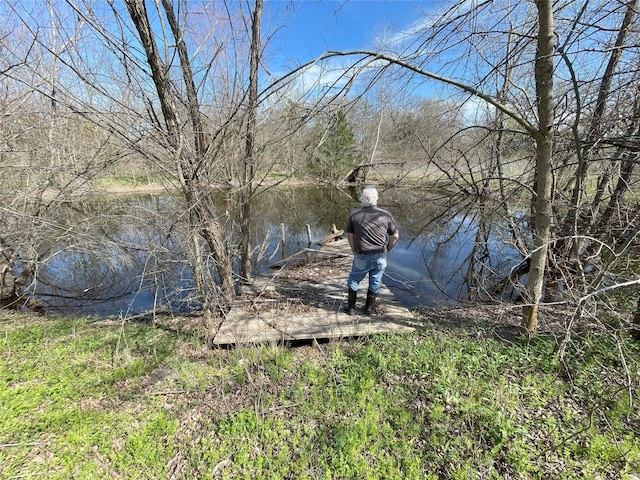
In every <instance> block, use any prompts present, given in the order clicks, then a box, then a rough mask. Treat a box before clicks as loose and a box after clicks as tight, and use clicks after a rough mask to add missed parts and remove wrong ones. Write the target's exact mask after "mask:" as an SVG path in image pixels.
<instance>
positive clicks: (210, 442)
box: [0, 312, 640, 479]
mask: <svg viewBox="0 0 640 480" xmlns="http://www.w3.org/2000/svg"><path fill="white" fill-rule="evenodd" d="M425 325H429V328H425V329H424V330H423V331H419V332H416V333H413V334H409V335H378V336H372V337H368V338H365V339H358V340H345V341H342V342H332V343H326V344H321V345H314V346H312V345H307V346H300V347H295V348H294V347H284V346H275V345H262V346H253V347H237V348H235V349H228V350H222V349H218V350H210V349H207V348H204V347H203V346H202V345H201V344H200V341H199V339H198V338H196V337H194V336H192V335H190V334H187V333H176V332H174V331H170V330H168V329H162V328H158V327H157V326H153V325H151V324H144V323H122V324H120V323H116V324H106V323H90V322H88V321H83V320H77V319H76V320H73V319H62V318H61V319H47V318H35V319H34V318H29V317H25V316H22V315H16V314H8V313H3V312H0V478H3V479H11V478H25V477H26V478H31V477H35V478H38V477H43V478H48V479H68V478H78V479H104V478H123V479H129V478H131V479H156V478H176V479H200V478H202V479H204V478H228V479H236V478H247V479H249V478H251V479H260V478H264V479H279V478H281V479H289V478H290V479H294V478H295V479H298V478H300V479H316V478H322V479H368V478H369V479H378V478H380V479H396V478H397V479H422V478H427V479H440V478H442V479H469V478H478V479H485V478H486V479H492V478H495V479H499V478H523V479H528V478H532V479H533V478H540V479H542V478H603V479H604V478H626V479H637V478H639V476H640V440H638V438H640V415H639V413H638V412H639V409H638V405H637V404H638V401H639V398H638V390H637V386H638V379H639V376H640V367H639V359H640V355H639V353H640V347H639V346H638V344H636V343H633V342H632V341H630V340H629V339H628V338H626V337H620V338H616V337H615V336H613V335H605V334H595V333H589V332H583V333H580V334H576V335H574V336H573V338H572V341H571V342H570V344H569V345H568V348H567V350H566V353H565V356H564V359H563V361H562V362H560V361H559V359H558V358H557V353H556V352H557V347H558V345H557V339H556V338H554V337H553V336H545V335H540V336H538V337H535V338H533V339H531V340H530V341H525V340H522V339H514V340H512V341H509V342H508V341H503V340H499V339H497V338H495V337H494V336H493V335H491V332H490V331H478V330H477V329H476V330H474V331H473V332H471V331H465V330H464V329H461V330H459V331H457V332H455V331H451V330H444V329H441V328H438V327H437V325H434V324H429V323H428V321H426V323H425ZM621 351H622V352H624V356H621V355H620V353H619V352H621ZM623 360H624V361H623Z"/></svg>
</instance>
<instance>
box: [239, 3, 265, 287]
mask: <svg viewBox="0 0 640 480" xmlns="http://www.w3.org/2000/svg"><path fill="white" fill-rule="evenodd" d="M262 4H263V0H256V4H255V10H254V12H253V18H252V22H251V50H250V56H251V59H250V72H249V105H248V107H247V131H246V135H247V137H246V142H245V160H244V176H243V182H242V188H241V192H240V195H241V198H242V219H241V223H240V233H241V236H242V251H241V264H242V270H241V272H240V275H241V277H242V279H244V280H245V281H248V280H249V279H250V278H251V231H250V225H251V199H252V197H253V180H254V176H255V163H256V158H255V157H256V147H255V138H256V129H257V125H256V121H257V120H256V119H257V110H258V66H259V65H258V63H259V61H260V20H261V18H262Z"/></svg>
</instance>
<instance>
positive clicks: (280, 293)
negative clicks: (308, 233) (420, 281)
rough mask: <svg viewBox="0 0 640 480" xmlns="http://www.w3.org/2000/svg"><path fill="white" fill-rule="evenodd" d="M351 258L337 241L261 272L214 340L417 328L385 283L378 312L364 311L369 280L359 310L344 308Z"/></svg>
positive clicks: (304, 337)
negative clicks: (349, 311)
mask: <svg viewBox="0 0 640 480" xmlns="http://www.w3.org/2000/svg"><path fill="white" fill-rule="evenodd" d="M351 259H352V257H351V254H350V251H349V246H348V244H347V242H346V240H339V241H336V242H331V243H330V244H327V245H324V246H323V247H322V248H320V249H319V250H307V251H303V252H300V254H299V255H296V256H294V257H291V258H290V259H288V262H285V264H284V265H283V266H282V268H280V269H277V270H275V271H274V273H273V274H272V275H263V276H260V277H257V278H256V279H255V280H254V282H253V284H252V285H250V286H247V287H246V292H247V293H246V295H245V296H243V297H241V298H240V299H239V300H238V302H237V304H236V305H234V307H233V308H232V310H231V312H230V313H229V314H228V316H227V317H226V318H225V320H224V322H223V323H222V326H221V327H220V330H219V331H218V333H217V335H216V336H215V338H214V340H213V343H214V344H217V345H229V344H246V343H266V342H292V341H305V340H314V339H316V340H320V339H339V338H346V337H357V336H363V335H371V334H374V333H382V332H394V333H401V332H408V331H412V330H414V329H415V327H416V326H417V324H416V321H415V318H414V316H413V315H412V314H411V312H410V311H409V310H408V309H406V308H404V307H403V306H402V305H401V304H400V303H399V302H398V301H397V300H396V298H395V297H394V295H393V294H392V293H391V291H390V290H389V289H388V288H387V287H386V286H383V288H382V289H381V290H380V292H379V293H378V302H377V304H376V313H375V314H374V315H371V316H366V315H364V314H361V313H360V312H361V308H362V307H363V305H364V301H365V296H366V290H367V287H366V281H367V280H366V279H365V280H364V281H363V282H362V283H361V286H360V287H361V288H360V292H359V297H358V304H357V308H356V310H357V312H358V313H357V314H356V315H353V316H349V315H346V314H345V313H343V312H342V310H343V308H344V306H345V303H346V298H347V287H346V283H347V275H348V274H349V268H350V266H351Z"/></svg>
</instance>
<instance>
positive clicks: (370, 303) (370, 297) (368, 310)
mask: <svg viewBox="0 0 640 480" xmlns="http://www.w3.org/2000/svg"><path fill="white" fill-rule="evenodd" d="M377 297H378V294H377V293H373V292H372V291H371V290H367V303H365V304H364V314H365V315H371V314H372V313H373V311H374V310H375V305H376V298H377Z"/></svg>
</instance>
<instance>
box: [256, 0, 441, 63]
mask: <svg viewBox="0 0 640 480" xmlns="http://www.w3.org/2000/svg"><path fill="white" fill-rule="evenodd" d="M442 3H443V2H438V1H434V0H266V2H265V16H264V22H265V24H266V25H264V26H265V27H266V29H270V28H272V27H275V26H277V25H280V23H279V22H282V21H283V20H282V19H284V18H286V19H287V20H288V21H289V22H290V23H289V24H288V25H284V26H282V28H281V29H280V30H279V31H278V33H277V38H276V39H275V40H274V42H273V44H272V45H271V52H272V54H274V55H277V58H279V59H280V62H282V64H288V65H291V64H295V63H304V62H306V61H308V60H311V59H313V58H315V57H317V56H319V55H320V54H322V53H323V52H325V51H326V50H343V51H344V50H355V49H371V48H372V45H373V44H374V42H375V38H376V37H378V36H380V35H382V34H383V33H384V32H385V31H386V32H388V33H389V34H394V33H397V32H399V31H402V30H404V29H407V28H409V27H410V26H411V25H412V24H414V23H415V22H416V21H418V20H419V19H420V18H421V13H420V12H421V11H424V10H426V9H427V8H429V7H432V8H433V7H434V6H437V5H439V4H442ZM263 31H268V30H263Z"/></svg>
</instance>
